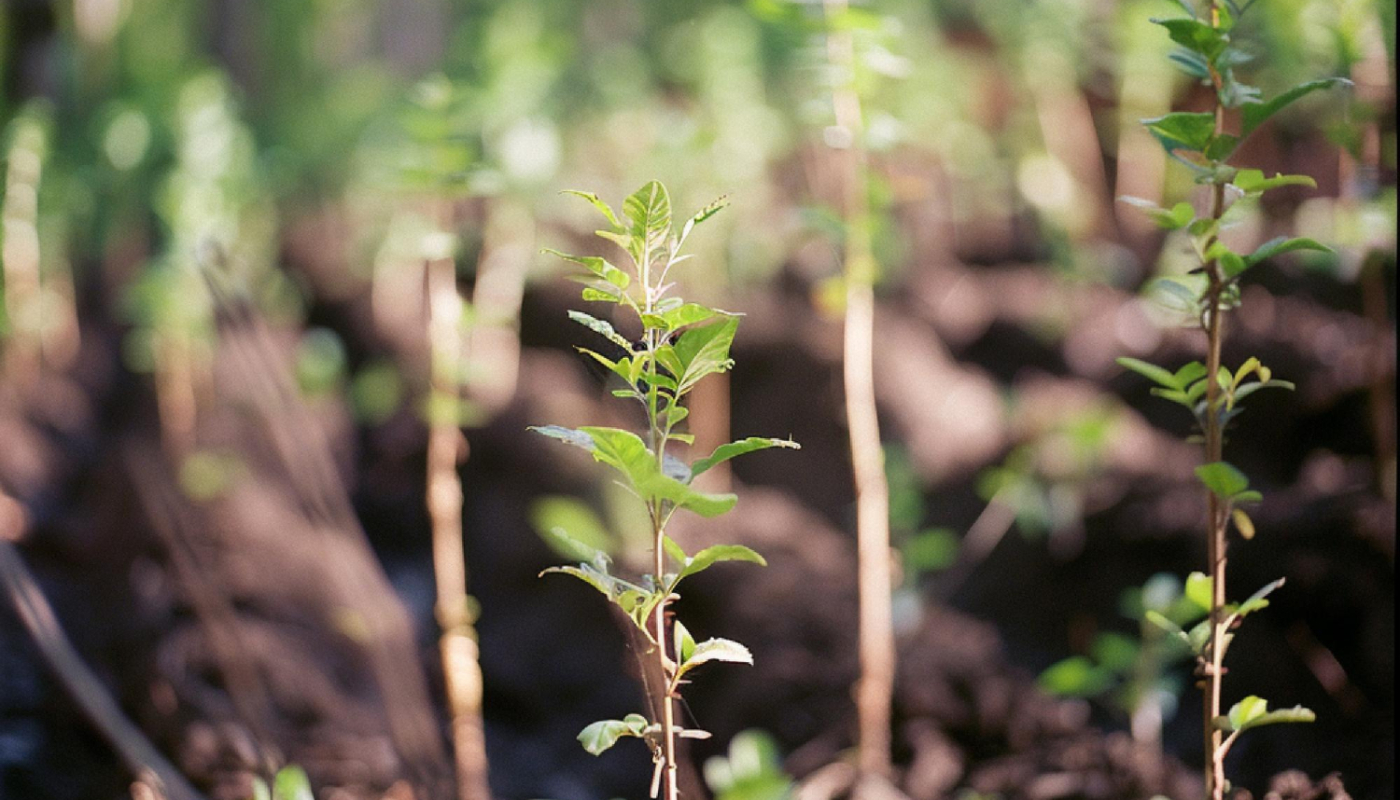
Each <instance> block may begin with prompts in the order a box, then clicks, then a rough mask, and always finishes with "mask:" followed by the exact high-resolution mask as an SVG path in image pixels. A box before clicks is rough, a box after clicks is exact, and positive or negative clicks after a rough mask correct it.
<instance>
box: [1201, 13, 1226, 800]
mask: <svg viewBox="0 0 1400 800" xmlns="http://www.w3.org/2000/svg"><path fill="white" fill-rule="evenodd" d="M1210 15H1211V24H1212V25H1216V26H1218V25H1219V24H1220V7H1219V5H1218V0H1212V2H1211V6H1210ZM1211 80H1212V82H1213V83H1214V84H1215V89H1216V100H1215V135H1216V136H1219V135H1220V134H1221V133H1222V132H1223V131H1224V128H1225V107H1224V106H1223V105H1222V104H1221V102H1220V90H1221V84H1222V78H1221V76H1220V75H1219V73H1217V72H1216V71H1215V69H1214V68H1213V67H1212V68H1211ZM1224 214H1225V186H1224V184H1222V183H1219V182H1217V183H1215V184H1213V185H1212V186H1211V204H1210V216H1211V219H1212V220H1214V221H1215V222H1216V223H1217V225H1218V224H1219V222H1220V218H1221V217H1222V216H1224ZM1217 235H1218V234H1217ZM1214 239H1215V237H1214V236H1212V237H1211V241H1208V242H1207V243H1206V247H1205V250H1206V251H1207V252H1208V251H1209V250H1210V245H1211V244H1213V243H1214ZM1205 272H1206V277H1207V279H1208V280H1209V284H1208V287H1207V289H1206V306H1205V310H1204V312H1203V314H1204V316H1203V318H1202V322H1203V327H1204V328H1205V332H1206V413H1205V422H1204V430H1203V431H1202V432H1203V433H1204V435H1205V460H1206V463H1207V464H1214V463H1216V462H1218V461H1223V460H1224V458H1225V456H1224V451H1225V435H1224V434H1225V432H1224V430H1223V426H1222V424H1221V421H1220V411H1221V408H1220V405H1221V396H1220V393H1221V388H1220V382H1219V381H1218V380H1216V375H1217V374H1219V372H1220V351H1221V346H1222V344H1223V343H1224V341H1225V317H1224V314H1225V311H1224V309H1223V308H1222V295H1223V294H1224V291H1225V282H1224V278H1223V276H1222V275H1221V270H1220V265H1219V262H1218V260H1217V259H1210V260H1209V261H1207V263H1206V264H1205ZM1206 508H1207V515H1208V519H1209V521H1208V525H1209V530H1208V537H1209V538H1208V542H1207V558H1208V559H1209V561H1210V565H1209V568H1210V598H1211V599H1210V644H1209V646H1208V647H1207V649H1206V652H1205V655H1206V657H1208V658H1209V663H1208V664H1206V665H1203V666H1204V670H1205V673H1206V674H1205V678H1206V682H1207V687H1206V692H1205V697H1204V700H1203V708H1202V715H1203V716H1204V719H1203V720H1202V721H1201V726H1202V734H1203V737H1204V739H1203V741H1204V743H1205V756H1206V765H1205V778H1206V796H1207V797H1209V798H1210V800H1224V797H1225V785H1226V783H1225V753H1226V748H1225V747H1224V732H1223V731H1221V730H1220V729H1219V728H1217V727H1216V726H1215V720H1216V718H1218V717H1219V716H1220V712H1221V693H1222V689H1223V688H1224V683H1225V669H1224V663H1225V625H1224V617H1225V566H1226V562H1227V557H1226V550H1227V548H1228V546H1229V541H1228V539H1227V538H1226V532H1227V526H1228V525H1229V510H1228V508H1227V507H1226V505H1225V504H1224V503H1222V502H1221V500H1220V498H1219V497H1217V496H1216V494H1215V492H1213V491H1211V490H1210V489H1207V490H1206Z"/></svg>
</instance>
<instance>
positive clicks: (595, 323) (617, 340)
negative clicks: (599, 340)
mask: <svg viewBox="0 0 1400 800" xmlns="http://www.w3.org/2000/svg"><path fill="white" fill-rule="evenodd" d="M569 319H571V320H573V321H574V322H577V323H578V324H580V325H582V326H584V327H585V328H588V329H589V330H591V331H593V332H594V333H596V334H598V335H599V336H602V337H603V338H604V339H607V340H608V341H610V342H612V343H613V344H615V345H617V346H618V347H621V348H622V349H624V350H627V351H628V352H631V350H632V343H631V342H629V341H627V340H626V339H625V338H623V336H622V334H620V333H618V332H617V331H616V330H615V329H613V326H612V324H611V323H609V322H605V321H603V320H601V319H598V318H596V317H593V316H591V315H589V314H585V313H583V312H582V311H570V312H569Z"/></svg>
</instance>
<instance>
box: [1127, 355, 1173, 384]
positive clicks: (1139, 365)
mask: <svg viewBox="0 0 1400 800" xmlns="http://www.w3.org/2000/svg"><path fill="white" fill-rule="evenodd" d="M1114 360H1115V361H1117V362H1118V365H1119V366H1120V367H1124V368H1125V369H1130V370H1132V371H1133V372H1136V373H1137V374H1139V375H1141V376H1143V377H1144V378H1147V379H1148V380H1151V381H1155V382H1157V383H1160V384H1161V385H1163V386H1165V387H1167V388H1168V389H1182V388H1184V386H1183V385H1182V384H1181V383H1178V382H1177V378H1176V375H1174V374H1172V373H1171V372H1168V371H1167V370H1165V369H1163V368H1161V367H1159V366H1157V365H1156V364H1149V363H1148V362H1146V361H1140V360H1138V359H1136V358H1128V357H1127V356H1120V357H1118V358H1116V359H1114Z"/></svg>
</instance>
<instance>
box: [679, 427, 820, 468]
mask: <svg viewBox="0 0 1400 800" xmlns="http://www.w3.org/2000/svg"><path fill="white" fill-rule="evenodd" d="M770 447H785V448H789V449H791V450H801V449H802V445H800V444H798V443H797V442H794V441H792V440H791V439H770V438H765V437H761V436H750V437H748V438H747V439H740V440H739V441H737V442H730V443H728V444H722V445H720V446H719V447H716V448H715V451H714V452H713V453H710V454H709V455H708V456H705V457H704V458H702V459H700V460H699V461H696V462H695V463H694V464H692V465H691V467H690V470H691V474H692V475H699V474H701V473H703V472H705V471H706V470H708V469H710V468H711V467H713V466H715V465H716V464H721V463H723V462H725V461H728V460H729V459H731V458H735V457H737V456H741V455H744V454H745V453H752V452H754V451H755V450H766V449H768V448H770Z"/></svg>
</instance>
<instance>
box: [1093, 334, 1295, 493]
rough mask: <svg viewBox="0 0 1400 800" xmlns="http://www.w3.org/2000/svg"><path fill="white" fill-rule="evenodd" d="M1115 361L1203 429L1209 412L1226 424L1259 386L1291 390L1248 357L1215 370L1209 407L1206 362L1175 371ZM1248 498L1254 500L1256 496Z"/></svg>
mask: <svg viewBox="0 0 1400 800" xmlns="http://www.w3.org/2000/svg"><path fill="white" fill-rule="evenodd" d="M1117 361H1118V365H1119V366H1121V367H1124V368H1126V369H1129V370H1132V371H1133V372H1136V373H1137V374H1139V375H1141V376H1143V377H1144V378H1147V379H1148V380H1150V381H1152V382H1153V383H1155V384H1157V385H1156V386H1154V387H1152V390H1151V391H1152V394H1153V395H1155V396H1157V397H1161V398H1163V399H1165V400H1170V401H1172V402H1173V403H1176V404H1177V405H1180V406H1184V407H1185V408H1186V409H1187V410H1189V411H1190V412H1191V414H1192V416H1194V417H1195V419H1196V424H1197V425H1199V426H1200V427H1201V428H1202V429H1204V428H1205V426H1206V423H1207V421H1208V417H1209V416H1210V415H1212V414H1214V416H1215V418H1216V420H1217V422H1218V423H1219V424H1220V425H1221V426H1224V425H1227V424H1229V423H1230V422H1231V421H1232V420H1233V419H1234V418H1235V417H1236V416H1238V415H1239V414H1240V412H1241V411H1242V410H1243V407H1242V406H1240V405H1239V403H1240V401H1242V400H1244V399H1245V398H1246V397H1249V396H1250V395H1252V394H1254V393H1255V392H1257V391H1259V390H1260V389H1289V390H1292V389H1293V388H1294V385H1293V384H1292V383H1291V382H1290V381H1285V380H1280V379H1277V378H1275V377H1274V374H1273V371H1272V370H1270V369H1269V368H1268V367H1266V366H1264V365H1263V364H1262V363H1260V361H1259V359H1258V358H1255V357H1253V356H1251V357H1250V358H1249V359H1247V360H1246V361H1245V362H1244V363H1243V364H1241V365H1240V367H1239V368H1238V369H1236V370H1234V371H1233V372H1232V371H1230V370H1228V369H1226V368H1225V367H1223V366H1222V367H1221V368H1220V370H1219V371H1218V372H1217V373H1216V375H1215V382H1216V385H1217V386H1218V387H1219V388H1220V393H1219V395H1218V396H1217V397H1216V400H1215V405H1214V406H1213V407H1212V406H1211V405H1210V403H1209V402H1208V400H1207V389H1208V388H1209V383H1210V381H1209V380H1208V378H1207V377H1206V365H1205V364H1202V363H1201V362H1199V361H1192V362H1190V363H1188V364H1185V365H1183V366H1181V367H1180V368H1178V369H1177V370H1176V371H1175V372H1171V371H1169V370H1166V369H1164V368H1162V367H1159V366H1157V365H1156V364H1151V363H1148V362H1146V361H1142V360H1139V359H1136V358H1128V357H1126V356H1124V357H1120V358H1119V359H1117ZM1227 466H1228V465H1227ZM1202 480H1204V478H1202ZM1217 494H1219V492H1217ZM1249 499H1251V500H1257V499H1258V498H1254V497H1252V498H1249Z"/></svg>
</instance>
